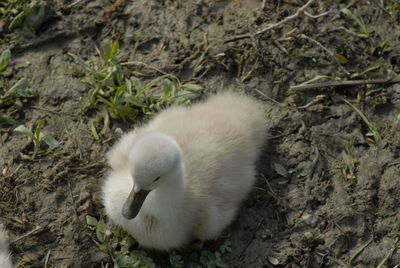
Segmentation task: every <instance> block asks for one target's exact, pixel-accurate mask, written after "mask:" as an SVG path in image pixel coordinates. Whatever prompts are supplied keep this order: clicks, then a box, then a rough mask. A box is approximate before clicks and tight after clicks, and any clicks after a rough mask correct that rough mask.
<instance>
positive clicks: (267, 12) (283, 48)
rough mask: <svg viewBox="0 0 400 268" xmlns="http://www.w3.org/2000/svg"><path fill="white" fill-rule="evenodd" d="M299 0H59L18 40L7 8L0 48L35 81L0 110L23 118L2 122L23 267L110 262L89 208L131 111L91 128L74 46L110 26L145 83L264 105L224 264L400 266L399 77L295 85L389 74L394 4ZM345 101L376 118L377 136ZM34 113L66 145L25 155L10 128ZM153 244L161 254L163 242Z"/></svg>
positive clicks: (11, 220) (21, 74)
mask: <svg viewBox="0 0 400 268" xmlns="http://www.w3.org/2000/svg"><path fill="white" fill-rule="evenodd" d="M306 2H307V1H305V0H304V1H297V0H286V1H284V0H282V1H264V2H263V1H261V0H247V1H240V0H218V1H213V0H186V1H180V0H177V1H175V0H168V1H157V0H134V1H133V0H132V1H131V0H129V1H117V2H114V1H111V4H114V6H110V3H107V2H106V1H102V0H97V1H88V0H81V1H69V0H52V1H48V2H47V5H46V17H45V20H44V21H43V22H42V23H41V24H40V26H39V27H37V28H36V32H35V35H36V37H34V38H31V39H30V40H28V41H24V42H23V41H20V40H18V38H17V37H16V36H17V34H18V31H14V32H8V30H7V28H6V27H5V23H6V22H5V21H2V19H1V18H0V30H1V34H2V35H3V37H4V36H6V35H7V36H8V37H7V41H6V42H2V44H1V45H0V52H1V51H3V50H4V49H6V48H10V49H11V52H12V58H11V63H10V68H12V70H13V72H12V75H11V76H10V77H8V78H7V81H9V82H7V83H11V82H15V81H17V80H18V79H20V78H26V79H27V81H28V83H29V85H30V86H31V87H32V88H35V89H36V90H37V92H38V96H37V97H36V98H34V99H33V100H30V101H28V102H27V103H24V104H23V105H22V106H18V105H16V104H14V105H12V106H8V107H1V111H2V112H3V113H5V114H8V115H11V116H12V117H13V118H14V119H15V120H16V121H17V123H16V124H15V125H12V126H9V125H6V124H4V123H2V122H0V124H1V125H0V126H1V132H0V143H1V147H0V167H1V172H2V173H1V175H0V176H1V177H0V178H1V179H0V183H1V186H0V222H2V223H4V224H5V225H6V226H7V228H8V229H9V231H10V236H11V240H12V244H11V249H12V253H13V261H14V263H15V264H16V265H17V267H102V265H103V266H104V267H107V265H108V267H110V266H112V260H111V257H110V256H109V255H108V254H106V253H104V252H103V251H101V250H100V249H99V247H98V245H97V244H96V234H95V233H94V231H93V230H91V229H90V228H88V226H87V224H86V220H85V218H86V216H87V215H90V216H93V217H96V218H99V217H100V216H101V215H104V212H103V209H102V205H101V202H100V198H99V196H100V193H99V189H100V187H99V186H100V185H101V182H102V179H103V177H104V175H105V174H106V172H107V166H106V164H105V153H106V152H107V150H108V149H109V148H110V146H111V145H112V144H113V142H115V140H116V139H117V138H118V137H119V134H118V130H117V129H118V128H120V129H122V130H123V131H126V130H128V129H132V128H134V126H135V124H137V123H138V122H121V121H118V120H113V121H111V129H110V131H109V132H107V133H106V134H105V136H104V137H102V139H101V140H100V141H98V140H95V139H94V138H93V137H92V136H91V133H90V129H89V125H88V124H89V120H90V119H92V118H93V117H94V114H93V113H90V112H89V113H88V112H85V110H84V109H83V108H82V106H83V105H82V101H81V99H82V98H84V97H85V96H86V91H87V87H86V85H85V83H84V82H83V81H82V79H81V77H79V76H78V75H76V74H75V72H74V68H75V67H74V66H75V63H74V62H73V60H72V59H71V58H70V57H69V56H68V55H67V53H74V54H76V55H80V56H81V57H82V58H84V59H87V58H90V57H96V56H97V52H96V47H101V45H102V44H103V42H104V41H105V40H110V39H113V40H115V39H118V40H120V46H121V47H120V49H121V56H120V59H121V62H128V61H130V62H132V61H134V62H142V63H145V64H131V65H126V66H124V72H125V73H127V74H135V75H139V77H140V78H141V79H143V80H144V81H146V80H149V79H152V78H155V77H157V76H160V71H162V72H167V73H172V74H174V75H176V76H177V77H179V78H180V79H181V80H182V81H190V82H191V83H195V84H199V85H201V86H202V87H203V88H204V96H207V95H210V94H212V93H214V92H218V91H221V90H226V89H231V90H239V91H245V92H247V93H248V94H251V95H253V96H255V97H256V98H259V99H261V100H263V101H264V102H265V105H266V107H267V110H268V114H267V116H268V118H269V123H270V125H269V128H270V136H269V137H266V140H268V146H267V147H266V149H265V152H264V153H263V156H262V158H261V159H260V161H259V165H258V166H259V171H260V173H259V179H258V181H257V185H256V187H255V188H254V190H253V191H252V193H251V195H250V196H249V198H248V199H247V200H246V202H245V203H244V204H243V206H242V208H241V210H240V212H239V214H238V217H237V219H236V220H235V222H234V223H233V224H232V225H231V226H230V227H229V229H228V230H226V232H225V236H229V237H230V238H229V239H230V241H231V243H232V246H231V247H232V252H231V253H228V254H225V255H224V256H223V259H224V261H225V262H226V263H227V264H228V267H395V266H396V265H399V264H400V249H399V247H400V244H399V241H400V209H399V208H400V117H399V115H400V84H396V83H392V84H390V83H373V84H369V83H366V82H362V83H360V85H353V86H334V87H319V88H316V89H310V88H307V89H304V90H298V91H295V90H293V89H290V86H294V85H299V84H301V83H303V82H305V81H308V80H311V79H313V78H314V77H316V76H329V77H330V79H333V78H336V80H337V81H344V80H351V79H352V80H354V79H358V80H370V79H385V78H388V77H392V76H393V75H395V74H396V73H398V72H399V71H400V39H399V38H400V36H399V33H400V4H399V3H398V1H397V0H382V1H378V0H375V1H340V0H336V1H328V0H325V1H314V3H312V4H311V5H310V6H309V7H308V8H307V9H306V11H307V12H308V13H303V12H299V13H296V11H297V10H298V8H300V7H301V6H303V5H304V4H305V3H306ZM119 4H120V5H119ZM263 5H264V6H263ZM343 8H347V10H350V11H351V14H350V15H349V14H348V13H346V10H344V9H343ZM296 14H297V17H296ZM319 14H320V16H315V15H319ZM292 15H294V17H291V16H292ZM285 18H286V21H284V23H282V24H281V25H275V26H272V27H271V25H272V24H274V23H278V22H280V21H282V20H285ZM287 18H289V19H287ZM269 26H270V27H271V29H270V30H268V29H266V30H265V31H260V30H261V29H265V28H266V27H269ZM257 31H260V32H257ZM243 34H244V36H240V35H243ZM377 63H378V64H377ZM371 66H375V67H374V68H372V67H371ZM154 67H155V68H154ZM370 67H371V68H370ZM334 80H335V79H334ZM316 82H317V83H318V82H319V83H320V82H321V81H316ZM7 83H6V85H7ZM1 92H2V89H1V88H0V93H1ZM3 92H4V91H3ZM343 99H346V100H348V101H349V102H351V103H353V105H354V106H355V107H357V108H358V109H359V110H360V111H362V113H363V114H365V116H366V117H367V118H368V119H369V120H370V122H373V124H374V125H375V126H377V127H378V129H379V134H380V137H381V139H377V138H376V137H373V136H371V135H370V133H369V132H371V128H369V127H368V125H367V124H366V123H365V121H364V120H363V118H362V117H361V116H360V114H359V113H357V111H356V110H355V109H354V108H352V107H351V106H350V105H348V104H347V103H346V102H344V101H343ZM232 109H235V107H232ZM40 119H45V120H46V124H45V126H44V128H43V131H44V132H45V133H46V134H50V135H52V136H53V137H55V138H56V139H57V140H58V141H60V142H61V145H60V146H59V147H58V148H57V149H55V150H54V152H53V153H51V154H48V155H46V156H41V157H37V158H36V159H35V160H29V159H28V160H27V159H26V157H24V155H29V154H30V153H31V151H32V144H31V142H30V141H29V140H28V139H27V138H26V137H24V136H22V135H21V134H19V133H16V132H13V129H14V128H15V126H16V125H19V124H24V125H26V126H34V125H35V124H36V122H37V121H38V120H40ZM346 159H347V160H346ZM349 159H350V160H349ZM349 161H350V162H349ZM215 243H218V241H217V242H215ZM215 243H210V244H206V245H205V247H206V248H209V249H213V247H215ZM182 254H183V255H184V256H192V255H193V254H194V253H193V252H191V253H182ZM149 256H150V257H152V258H153V260H154V261H155V263H156V264H157V266H160V267H168V263H169V261H168V260H169V256H168V254H160V253H154V252H149ZM186 259H188V261H187V262H185V267H193V265H192V262H191V260H192V261H193V260H194V261H193V262H196V261H195V259H196V258H188V257H185V260H186ZM396 267H397V266H396Z"/></svg>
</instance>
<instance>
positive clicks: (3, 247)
mask: <svg viewBox="0 0 400 268" xmlns="http://www.w3.org/2000/svg"><path fill="white" fill-rule="evenodd" d="M8 243H9V241H8V234H7V231H6V229H5V228H4V226H3V225H2V224H0V268H12V267H13V264H12V262H11V256H10V251H9V246H8V245H9V244H8Z"/></svg>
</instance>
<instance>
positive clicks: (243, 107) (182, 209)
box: [103, 93, 266, 250]
mask: <svg viewBox="0 0 400 268" xmlns="http://www.w3.org/2000/svg"><path fill="white" fill-rule="evenodd" d="M152 132H161V133H164V134H166V135H168V136H169V137H172V138H173V139H174V140H175V141H176V143H177V144H178V145H179V148H180V150H181V154H182V164H183V172H182V173H181V174H178V173H177V176H178V177H181V178H179V180H178V182H177V183H174V184H171V186H170V187H169V186H168V187H167V186H166V187H163V189H161V187H160V189H158V188H156V189H154V190H152V191H151V192H150V194H149V195H148V196H147V198H146V200H145V201H144V203H143V206H142V208H141V210H140V212H139V214H138V216H137V217H136V218H135V219H133V220H127V219H124V218H122V216H121V207H122V204H123V203H124V201H125V199H126V198H127V196H128V195H129V191H130V189H131V188H132V186H133V185H132V184H133V183H132V179H131V178H130V173H129V164H128V162H129V161H128V154H129V152H130V150H131V148H132V146H133V145H134V143H135V142H136V140H138V139H140V137H142V136H143V135H146V133H152ZM265 139H266V122H265V114H264V109H263V105H262V104H261V103H260V102H258V101H256V100H254V99H253V98H250V97H248V96H244V95H238V94H233V93H222V94H219V95H216V96H212V97H210V98H209V99H208V100H207V101H205V102H203V103H199V104H195V105H192V106H189V107H173V108H169V109H166V110H165V111H163V112H161V113H160V114H159V115H158V116H156V117H155V118H154V119H153V120H152V121H150V122H149V123H148V124H147V125H146V126H144V127H142V128H139V129H137V130H135V131H133V132H130V133H128V134H127V135H125V136H124V137H123V138H121V140H120V141H119V142H118V143H117V144H116V145H115V146H114V148H113V149H112V150H111V152H110V154H109V164H110V166H111V168H112V169H113V170H112V171H111V173H110V175H109V177H108V178H107V179H106V182H105V184H104V186H103V193H104V204H105V207H106V212H107V214H108V216H109V217H110V218H111V219H112V220H113V221H114V222H115V223H117V224H119V225H121V226H122V228H124V229H125V230H127V231H128V232H129V233H130V234H132V235H133V237H134V238H135V239H136V240H137V241H138V242H139V243H140V244H142V245H143V246H145V247H148V248H154V249H159V250H169V249H173V248H179V247H182V246H183V245H185V243H187V242H188V241H189V240H190V239H193V238H197V239H200V240H203V241H204V240H209V239H213V238H216V237H217V236H218V235H219V234H220V233H221V231H222V230H223V229H224V228H225V227H226V226H227V225H228V224H229V223H230V222H231V221H232V219H233V217H234V215H235V213H236V211H237V209H238V207H239V205H240V202H241V201H242V200H243V199H244V198H245V197H246V195H247V194H248V192H249V191H250V190H251V187H252V186H253V184H254V181H255V162H256V160H257V157H258V155H259V153H260V150H261V148H262V145H263V143H264V141H265Z"/></svg>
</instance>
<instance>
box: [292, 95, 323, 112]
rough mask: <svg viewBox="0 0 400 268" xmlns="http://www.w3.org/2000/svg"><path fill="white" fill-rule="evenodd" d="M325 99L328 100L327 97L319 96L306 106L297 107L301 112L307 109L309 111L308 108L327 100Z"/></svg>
mask: <svg viewBox="0 0 400 268" xmlns="http://www.w3.org/2000/svg"><path fill="white" fill-rule="evenodd" d="M325 98H326V95H318V96H316V97H315V98H314V99H313V100H312V101H310V102H309V103H307V104H306V105H303V106H299V107H297V109H299V110H305V109H307V108H308V107H310V106H311V105H314V104H316V103H318V102H320V101H322V100H323V99H325Z"/></svg>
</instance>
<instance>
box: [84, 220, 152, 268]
mask: <svg viewBox="0 0 400 268" xmlns="http://www.w3.org/2000/svg"><path fill="white" fill-rule="evenodd" d="M86 223H87V224H88V225H89V227H90V228H91V229H92V230H94V231H95V232H96V237H97V240H98V241H99V243H98V246H99V248H100V249H101V250H103V251H104V252H107V253H108V254H110V256H111V258H112V260H113V262H114V268H130V267H138V268H152V267H155V264H154V262H153V260H152V259H150V258H149V257H147V255H146V252H144V251H142V250H131V249H132V248H133V247H134V246H135V244H136V242H135V240H134V239H133V238H132V237H131V236H130V235H129V234H128V233H126V232H125V231H123V230H121V229H120V228H112V229H108V227H107V225H106V224H105V222H104V220H103V218H100V219H99V220H97V219H96V218H94V217H91V216H86Z"/></svg>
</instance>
